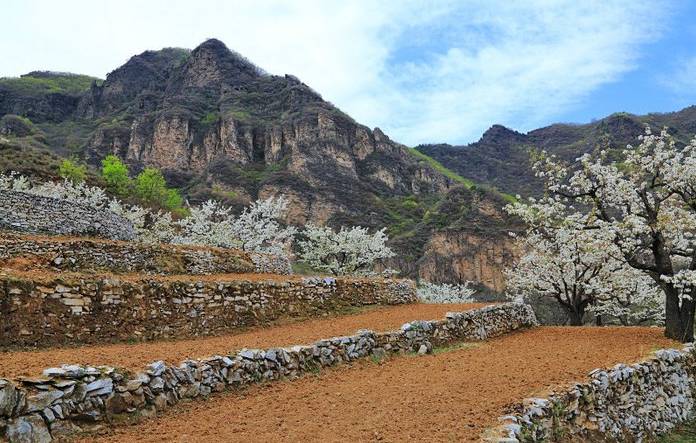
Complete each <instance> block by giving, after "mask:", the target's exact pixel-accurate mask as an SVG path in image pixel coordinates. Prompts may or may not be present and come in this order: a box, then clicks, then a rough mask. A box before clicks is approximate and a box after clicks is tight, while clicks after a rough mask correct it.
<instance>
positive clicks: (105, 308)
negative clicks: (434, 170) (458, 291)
mask: <svg viewBox="0 0 696 443" xmlns="http://www.w3.org/2000/svg"><path fill="white" fill-rule="evenodd" d="M415 299H416V298H415V285H414V283H413V282H412V281H409V280H394V279H351V278H339V279H336V278H329V277H326V278H317V277H312V278H299V277H285V278H281V277H272V276H268V277H264V276H263V275H257V276H254V277H253V278H245V277H244V276H239V277H238V278H234V279H231V278H229V277H227V278H225V279H217V278H216V277H214V276H213V277H209V278H207V279H205V278H201V279H196V278H195V277H194V278H181V279H180V278H179V277H176V278H174V277H172V278H167V277H144V278H137V279H135V278H128V277H125V276H124V277H113V276H111V277H109V278H105V277H100V276H85V275H77V276H74V277H70V275H69V274H67V273H66V274H61V275H60V276H55V275H54V276H48V277H42V278H41V279H40V280H37V277H36V276H35V275H33V274H32V273H25V274H17V275H3V274H0V346H5V347H15V346H49V345H56V344H58V345H64V344H67V343H95V342H112V341H122V340H133V339H136V340H150V339H156V338H182V337H194V336H200V335H210V334H215V333H220V332H227V331H230V330H234V329H236V328H240V327H246V326H253V325H259V324H263V323H267V322H270V321H273V320H276V319H279V318H284V317H312V316H319V315H323V314H326V313H338V312H343V311H345V310H346V309H347V308H350V307H352V306H364V305H371V304H385V305H389V304H401V303H411V302H414V301H415Z"/></svg>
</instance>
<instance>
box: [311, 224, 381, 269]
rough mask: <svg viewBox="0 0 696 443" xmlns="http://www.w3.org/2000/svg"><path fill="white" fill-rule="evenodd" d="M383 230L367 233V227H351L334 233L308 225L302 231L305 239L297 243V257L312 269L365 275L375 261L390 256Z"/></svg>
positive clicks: (324, 228) (325, 228)
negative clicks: (298, 250)
mask: <svg viewBox="0 0 696 443" xmlns="http://www.w3.org/2000/svg"><path fill="white" fill-rule="evenodd" d="M384 231H385V229H381V230H379V231H377V232H375V233H374V234H370V233H369V232H368V229H367V228H363V227H361V226H355V227H352V228H345V227H342V228H341V229H340V230H339V231H338V232H335V231H334V230H333V229H331V228H329V227H326V226H315V225H311V224H310V225H307V227H306V229H305V231H304V234H305V236H306V239H305V240H301V241H300V242H299V243H298V245H299V249H300V258H301V259H302V260H303V261H304V262H305V263H307V264H308V265H309V266H311V267H312V268H313V269H316V270H318V271H323V272H328V273H331V274H333V275H369V274H371V273H372V272H373V266H374V264H375V262H376V261H377V260H380V259H384V258H389V257H393V256H394V253H393V252H392V250H391V249H390V248H389V247H388V246H387V245H386V243H387V240H388V238H387V235H386V234H385V232H384Z"/></svg>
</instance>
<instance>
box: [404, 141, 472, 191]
mask: <svg viewBox="0 0 696 443" xmlns="http://www.w3.org/2000/svg"><path fill="white" fill-rule="evenodd" d="M408 152H410V153H411V154H412V155H413V156H414V157H417V158H418V159H420V160H423V161H425V162H426V163H428V164H429V165H430V166H431V167H432V168H433V169H434V170H436V171H437V172H439V173H441V174H442V175H444V176H445V177H447V178H449V179H450V180H453V181H455V182H457V183H461V184H462V185H464V187H466V188H467V189H471V188H472V187H474V186H475V183H474V182H473V181H471V180H469V179H468V178H464V177H462V176H461V175H459V174H457V173H455V172H454V171H452V170H450V169H447V168H445V167H444V166H443V165H442V163H440V162H439V161H437V160H435V159H434V158H432V157H430V156H427V155H425V154H423V153H422V152H420V151H418V150H417V149H416V148H408Z"/></svg>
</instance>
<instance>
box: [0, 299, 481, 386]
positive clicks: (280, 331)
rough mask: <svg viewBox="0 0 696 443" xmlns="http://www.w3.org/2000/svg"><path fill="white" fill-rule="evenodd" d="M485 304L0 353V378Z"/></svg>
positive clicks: (394, 324)
mask: <svg viewBox="0 0 696 443" xmlns="http://www.w3.org/2000/svg"><path fill="white" fill-rule="evenodd" d="M481 306H485V305H484V304H475V303H469V304H450V305H429V304H412V305H400V306H382V307H378V308H368V309H367V310H365V311H363V312H360V313H357V314H352V315H342V316H337V317H330V318H321V319H311V320H306V321H302V322H295V323H286V324H280V325H277V326H272V327H266V328H254V329H251V330H248V331H245V332H242V333H236V334H227V335H221V336H215V337H201V338H196V339H190V340H174V341H157V342H148V343H136V344H113V345H101V346H82V347H73V348H57V349H56V348H50V349H42V350H34V351H16V352H0V377H6V378H11V377H16V376H20V375H28V376H35V375H38V374H40V373H41V371H42V370H43V369H45V368H48V367H51V366H58V365H61V364H72V363H81V364H91V365H110V366H114V367H119V368H127V369H135V370H137V369H142V368H143V366H144V365H146V364H148V363H151V362H153V361H155V360H165V361H168V362H170V363H174V364H178V363H180V362H181V361H182V360H185V359H187V358H199V357H209V356H211V355H216V354H227V353H229V352H231V351H233V350H235V349H241V348H244V347H247V348H266V347H272V346H289V345H297V344H310V343H312V342H314V341H316V340H319V339H322V338H328V337H334V336H338V335H348V334H352V333H354V332H355V331H357V330H358V329H372V330H376V331H385V330H391V329H396V328H399V327H400V326H401V325H402V324H403V323H406V322H408V321H411V320H432V319H440V318H443V317H444V315H445V313H446V312H448V311H466V310H469V309H474V308H477V307H481Z"/></svg>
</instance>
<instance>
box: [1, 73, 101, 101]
mask: <svg viewBox="0 0 696 443" xmlns="http://www.w3.org/2000/svg"><path fill="white" fill-rule="evenodd" d="M94 81H97V82H101V81H102V80H101V79H98V78H96V77H90V76H88V75H78V74H68V73H53V72H32V73H30V74H26V75H23V76H21V77H5V78H0V87H2V88H6V89H9V90H11V91H13V92H16V93H18V94H22V95H29V96H33V97H36V96H42V95H47V94H59V93H62V94H79V93H81V92H84V91H87V90H88V89H89V88H90V87H91V86H92V82H94Z"/></svg>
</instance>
